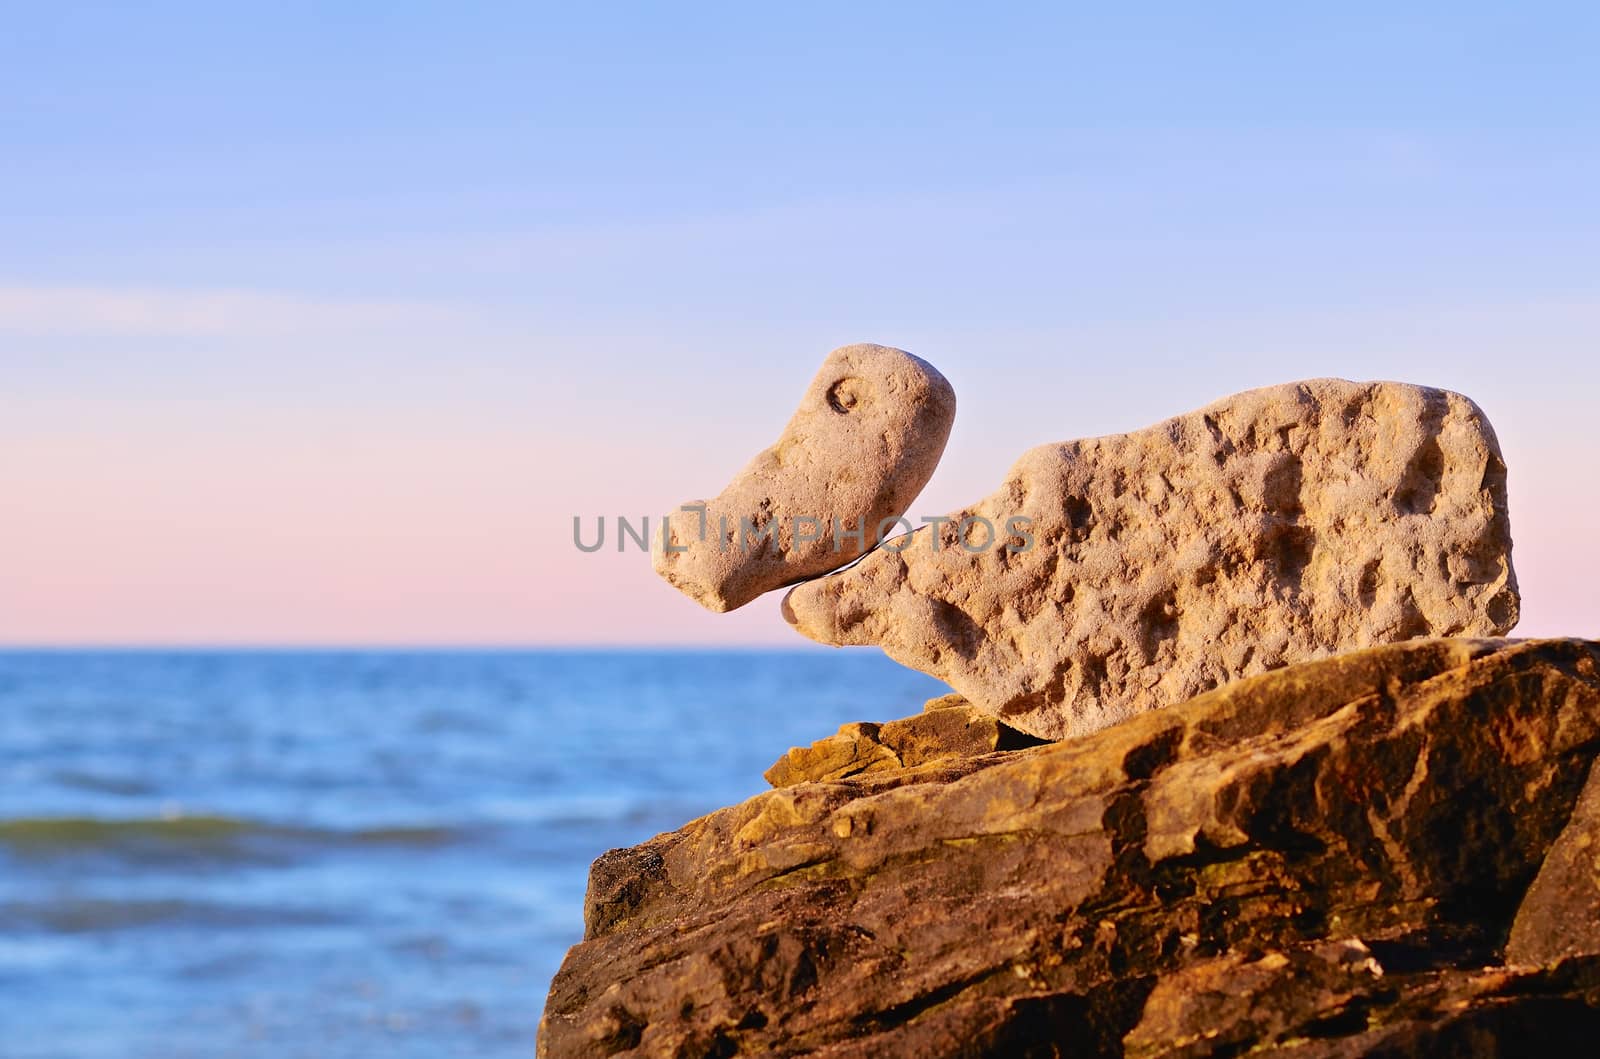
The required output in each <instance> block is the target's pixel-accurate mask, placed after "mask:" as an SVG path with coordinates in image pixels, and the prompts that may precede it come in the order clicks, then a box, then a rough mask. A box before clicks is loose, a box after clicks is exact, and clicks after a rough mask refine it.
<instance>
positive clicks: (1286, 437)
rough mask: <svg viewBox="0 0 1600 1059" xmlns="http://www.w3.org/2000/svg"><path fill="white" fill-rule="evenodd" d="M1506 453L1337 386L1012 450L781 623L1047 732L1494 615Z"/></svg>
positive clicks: (1498, 618)
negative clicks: (957, 502) (990, 487)
mask: <svg viewBox="0 0 1600 1059" xmlns="http://www.w3.org/2000/svg"><path fill="white" fill-rule="evenodd" d="M1518 608H1519V600H1518V595H1517V582H1516V575H1515V573H1514V572H1513V569H1512V566H1511V532H1510V522H1509V519H1508V516H1507V512H1506V467H1505V463H1504V461H1503V460H1502V458H1501V455H1500V448H1499V444H1498V442H1497V441H1496V439H1495V435H1494V431H1493V430H1492V429H1491V428H1490V426H1489V423H1488V420H1487V419H1485V418H1484V415H1483V413H1482V411H1480V410H1479V408H1478V406H1477V405H1475V404H1474V403H1473V402H1472V401H1470V400H1468V399H1467V398H1465V397H1463V396H1461V395H1459V394H1455V393H1449V392H1446V391H1443V390H1436V389H1429V388H1426V387H1421V386H1410V385H1404V384H1400V383H1392V382H1376V383H1353V382H1345V381H1342V380H1338V379H1315V380H1311V381H1307V382H1300V383H1291V384H1287V385H1282V386H1273V387H1269V388H1267V389H1261V390H1251V391H1249V392H1246V393H1241V394H1237V395H1235V396H1233V397H1229V398H1226V399H1224V400H1222V401H1218V402H1216V403H1215V404H1212V405H1210V406H1208V407H1206V408H1202V409H1200V410H1199V411H1196V412H1191V413H1189V414H1187V415H1182V416H1178V417H1176V418H1173V419H1169V420H1166V421H1165V422H1162V423H1158V424H1156V425H1155V426H1152V427H1149V428H1146V429H1144V430H1140V431H1135V432H1133V433H1129V434H1119V435H1115V436H1111V437H1102V438H1091V439H1088V440H1083V441H1072V442H1066V443H1064V444H1058V445H1046V446H1042V447H1040V448H1036V449H1033V450H1031V451H1029V452H1027V453H1026V454H1024V455H1023V457H1022V458H1021V459H1020V460H1019V461H1018V462H1017V464H1016V465H1015V466H1014V467H1013V468H1012V469H1011V471H1010V473H1009V474H1008V475H1007V477H1006V480H1005V481H1004V483H1003V484H1002V485H1001V487H1000V488H999V489H998V490H997V491H996V492H995V493H993V494H992V495H991V496H989V497H987V498H986V499H984V500H981V501H979V502H978V503H976V504H974V505H972V506H971V507H969V508H966V509H963V510H960V511H956V512H952V513H951V514H950V515H949V517H948V519H947V520H946V521H944V522H943V523H942V524H939V525H934V526H928V527H925V528H923V529H919V530H917V531H916V532H915V533H913V534H911V535H910V536H909V538H905V539H902V540H901V541H900V542H899V543H898V545H897V546H896V547H894V548H892V549H891V548H889V547H885V548H882V549H879V550H877V551H875V552H873V553H872V554H870V555H868V556H867V557H866V558H864V559H863V560H862V561H861V562H859V563H857V564H856V565H855V566H853V567H851V568H850V569H849V570H845V571H841V572H839V573H836V574H833V575H831V576H827V577H823V578H820V579H817V580H813V581H810V582H807V583H805V584H802V585H799V586H797V587H795V588H794V589H793V590H791V591H790V593H789V594H788V596H787V598H786V599H785V601H784V608H783V610H784V616H785V618H786V619H787V620H788V621H789V622H790V624H792V625H793V626H794V628H795V629H796V630H798V631H799V632H800V633H801V634H803V635H805V636H807V637H810V638H811V639H813V640H817V641H820V642H822V643H825V644H834V645H871V644H876V645H878V646H881V647H882V648H883V650H884V651H885V652H886V653H887V654H888V655H889V656H890V657H891V658H893V659H895V660H896V661H898V662H900V663H901V664H903V665H907V666H910V667H912V668H914V669H920V670H922V671H923V672H926V673H929V674H932V675H933V676H935V677H938V678H939V679H940V680H943V681H945V682H947V683H948V684H949V685H950V686H951V687H953V688H954V689H955V690H956V691H958V692H960V693H961V694H962V695H964V696H966V698H967V699H968V700H970V701H971V702H972V703H973V704H974V705H975V706H978V707H979V708H981V709H984V710H987V711H988V712H989V713H991V714H993V715H994V716H995V717H997V718H999V719H1000V720H1002V721H1004V722H1005V723H1006V724H1008V725H1011V726H1013V727H1015V728H1018V729H1021V730H1022V731H1025V732H1029V733H1031V734H1033V735H1036V736H1040V737H1042V738H1046V739H1061V738H1065V737H1068V736H1077V735H1083V734H1085V733H1088V732H1092V731H1095V730H1097V729H1100V728H1104V727H1106V726H1108V725H1111V724H1115V723H1116V722H1118V721H1121V720H1124V719H1126V718H1128V717H1130V716H1132V715H1134V714H1135V713H1138V712H1140V711H1142V710H1149V709H1156V708H1159V707H1163V706H1170V705H1172V704H1174V703H1177V702H1182V701H1184V700H1185V699H1188V698H1190V697H1192V696H1194V695H1196V694H1199V693H1201V692H1203V691H1206V690H1208V689H1210V688H1214V687H1217V686H1219V685H1222V684H1224V683H1226V682H1227V681H1230V680H1233V679H1236V678H1239V677H1244V676H1251V675H1254V674H1258V673H1262V672H1265V671H1267V670H1270V669H1274V668H1277V667H1279V666H1283V665H1287V664H1289V663H1292V662H1299V661H1306V660H1309V659H1315V658H1320V657H1325V656H1328V655H1331V654H1335V653H1337V652H1340V651H1344V650H1350V649H1353V648H1361V647H1367V646H1371V645H1374V644H1381V643H1386V642H1392V641H1398V640H1406V639H1410V638H1412V637H1418V636H1487V635H1501V634H1504V633H1505V632H1507V631H1509V630H1510V629H1511V627H1512V626H1513V625H1515V624H1516V621H1517V616H1518Z"/></svg>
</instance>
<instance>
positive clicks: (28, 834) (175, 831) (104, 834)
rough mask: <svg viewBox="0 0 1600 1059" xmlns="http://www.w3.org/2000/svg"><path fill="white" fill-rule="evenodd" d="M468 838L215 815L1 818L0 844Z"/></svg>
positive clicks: (378, 842) (419, 842)
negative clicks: (317, 825)
mask: <svg viewBox="0 0 1600 1059" xmlns="http://www.w3.org/2000/svg"><path fill="white" fill-rule="evenodd" d="M465 837H466V829H464V828H460V827H451V826H447V825H440V824H411V825H390V826H384V827H364V828H331V827H310V826H305V825H298V824H283V823H274V822H271V821H263V820H252V819H248V818H244V817H235V816H213V815H193V816H190V815H176V816H154V817H129V818H105V817H93V816H40V817H13V818H10V819H0V846H8V847H11V848H12V849H13V850H14V851H17V852H27V851H29V850H51V849H71V848H90V849H93V848H115V847H118V846H125V845H129V844H139V845H167V846H178V847H202V848H203V847H214V846H225V845H228V844H230V843H240V842H249V841H251V840H256V839H260V840H264V841H282V842H298V843H311V844H316V845H324V846H440V845H445V844H447V843H451V842H455V841H459V840H462V839H464V838H465Z"/></svg>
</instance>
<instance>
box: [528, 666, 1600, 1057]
mask: <svg viewBox="0 0 1600 1059" xmlns="http://www.w3.org/2000/svg"><path fill="white" fill-rule="evenodd" d="M1597 748H1600V644H1593V643H1589V642H1585V641H1576V640H1546V641H1529V642H1508V641H1474V640H1419V641H1413V642H1408V643H1404V644H1397V645H1392V646H1385V647H1378V648H1373V649H1370V650H1366V651H1361V652H1355V653H1352V654H1348V655H1343V656H1340V657H1336V658H1332V659H1327V660H1323V661H1318V662H1312V663H1306V664H1302V665H1298V666H1294V667H1291V668H1287V669H1283V670H1279V671H1276V672H1273V673H1269V674H1266V675H1263V676H1259V677H1256V678H1254V679H1250V680H1246V681H1242V682H1239V683H1236V684H1232V685H1229V686H1227V687H1224V688H1221V689H1218V690H1216V691H1213V692H1211V693H1208V694H1206V695H1202V696H1200V697H1198V698H1196V699H1194V700H1193V701H1191V702H1188V703H1185V704H1182V705H1179V706H1177V707H1175V708H1172V709H1166V710H1158V711H1152V712H1149V713H1144V714H1141V715H1139V716H1136V717H1134V718H1133V719H1132V720H1130V721H1128V722H1127V723H1126V724H1122V725H1118V726H1116V727H1114V728H1110V729H1106V730H1104V731H1101V732H1097V733H1095V734H1093V735H1091V736H1088V737H1086V738H1083V739H1079V740H1073V741H1070V742H1065V743H1055V744H1049V745H1044V746H1039V747H1034V748H1030V749H1023V750H1015V751H1009V752H997V753H991V754H987V755H983V756H979V757H971V758H956V759H951V760H948V761H945V762H941V763H932V764H925V765H922V766H919V767H916V768H908V769H898V770H888V771H883V772H872V773H866V774H863V775H860V776H857V777H854V778H847V779H835V780H832V781H830V782H826V783H802V784H800V785H797V786H791V787H785V788H783V789H780V790H774V791H769V792H767V793H765V794H761V795H758V796H756V797H754V798H752V799H750V800H749V801H747V802H744V803H742V804H740V805H736V806H732V807H730V808H727V809H722V810H719V811H717V812H714V813H712V814H710V815H709V816H706V817H702V818H701V819H699V820H695V821H693V822H691V823H689V824H686V825H685V826H684V827H683V828H682V829H680V830H678V831H676V832H673V833H671V834H666V835H661V836H658V837H657V838H655V839H652V840H651V841H649V842H647V843H645V844H644V845H641V846H638V847H635V848H633V849H627V850H614V851H612V852H611V853H608V854H606V855H605V856H604V857H602V858H601V859H600V860H598V861H596V863H595V865H594V868H593V870H592V873H591V877H590V886H589V894H588V898H587V902H586V907H585V918H586V924H587V931H586V935H585V938H584V940H583V942H581V943H580V944H579V945H577V946H575V947H574V948H573V949H572V951H571V952H570V953H569V954H568V956H567V959H566V962H565V963H564V965H563V966H562V968H561V971H560V972H559V973H558V974H557V976H556V978H555V981H554V982H553V984H552V986H551V990H550V995H549V1000H548V1004H547V1007H546V1009H545V1013H544V1017H543V1019H542V1021H541V1032H540V1038H539V1045H538V1049H539V1054H541V1055H543V1056H547V1057H551V1059H555V1057H562V1056H609V1055H648V1056H680V1055H682V1056H691V1055H692V1056H705V1055H718V1056H732V1055H798V1054H815V1055H823V1056H835V1057H842V1056H907V1057H915V1056H990V1055H992V1056H1026V1055H1040V1056H1054V1055H1074V1056H1077V1055H1084V1056H1096V1055H1105V1056H1114V1055H1122V1054H1131V1055H1144V1056H1148V1055H1194V1056H1201V1055H1213V1056H1215V1055H1236V1054H1240V1053H1242V1052H1245V1051H1249V1050H1251V1049H1259V1050H1263V1051H1270V1050H1275V1049H1284V1050H1289V1049H1290V1048H1291V1047H1292V1048H1294V1049H1295V1050H1294V1054H1295V1055H1368V1054H1374V1055H1381V1054H1392V1055H1435V1054H1439V1055H1443V1054H1462V1055H1470V1054H1541V1053H1540V1051H1539V1050H1540V1049H1546V1051H1544V1052H1543V1054H1552V1053H1551V1052H1549V1051H1548V1049H1551V1048H1556V1047H1560V1046H1571V1045H1572V1044H1573V1043H1574V1042H1582V1043H1588V1042H1589V1041H1591V1040H1592V1039H1593V1037H1594V1035H1595V1034H1596V1033H1600V960H1597V959H1596V958H1595V957H1593V956H1591V955H1585V954H1584V953H1581V952H1578V953H1575V954H1572V955H1568V957H1567V959H1566V961H1565V962H1563V963H1560V964H1555V965H1551V966H1547V967H1543V968H1534V967H1530V966H1521V965H1519V966H1516V967H1507V966H1505V965H1504V964H1505V960H1504V949H1505V946H1506V942H1507V935H1508V933H1509V931H1510V929H1511V925H1512V922H1513V920H1515V919H1516V918H1517V917H1518V910H1519V907H1521V906H1522V905H1523V904H1524V903H1525V901H1527V900H1532V899H1533V898H1531V897H1530V896H1529V890H1530V886H1531V885H1532V884H1533V881H1534V879H1535V877H1536V876H1538V875H1539V873H1540V870H1541V867H1542V866H1543V865H1544V863H1545V861H1546V859H1547V854H1548V853H1549V852H1550V851H1551V850H1552V847H1553V846H1555V845H1557V838H1558V836H1560V835H1562V834H1563V832H1565V831H1567V829H1568V828H1569V827H1570V826H1571V825H1572V824H1573V822H1574V820H1575V817H1574V808H1575V806H1577V805H1578V802H1579V795H1580V792H1581V791H1582V790H1583V787H1584V785H1585V783H1586V781H1587V779H1588V776H1589V774H1590V771H1591V768H1592V763H1593V760H1594V757H1595V754H1596V750H1597ZM1580 824H1581V821H1580ZM1579 948H1583V947H1582V946H1580V947H1579ZM1568 951H1570V948H1569V950H1568ZM1589 951H1590V952H1592V951H1594V950H1593V947H1591V948H1590V949H1589ZM1519 1049H1520V1050H1519ZM1530 1049H1532V1050H1533V1051H1532V1052H1530Z"/></svg>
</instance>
